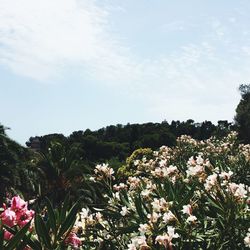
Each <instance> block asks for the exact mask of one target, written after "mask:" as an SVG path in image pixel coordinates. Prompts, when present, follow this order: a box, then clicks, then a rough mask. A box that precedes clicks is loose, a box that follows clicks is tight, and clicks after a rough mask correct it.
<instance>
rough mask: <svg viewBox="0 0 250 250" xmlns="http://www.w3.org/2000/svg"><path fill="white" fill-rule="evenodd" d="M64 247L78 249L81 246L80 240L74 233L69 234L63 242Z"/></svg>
mask: <svg viewBox="0 0 250 250" xmlns="http://www.w3.org/2000/svg"><path fill="white" fill-rule="evenodd" d="M65 244H66V245H70V246H72V247H73V248H79V247H80V246H81V244H82V242H81V240H80V238H78V237H77V235H76V233H73V232H71V233H70V234H69V235H68V237H67V239H66V240H65Z"/></svg>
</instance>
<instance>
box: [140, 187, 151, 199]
mask: <svg viewBox="0 0 250 250" xmlns="http://www.w3.org/2000/svg"><path fill="white" fill-rule="evenodd" d="M150 193H151V191H150V190H148V189H145V190H142V191H141V196H142V197H145V198H146V197H149V195H150Z"/></svg>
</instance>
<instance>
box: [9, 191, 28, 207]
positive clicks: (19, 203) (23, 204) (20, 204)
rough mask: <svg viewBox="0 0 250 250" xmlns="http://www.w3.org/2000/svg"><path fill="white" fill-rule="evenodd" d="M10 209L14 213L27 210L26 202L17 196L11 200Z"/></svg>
mask: <svg viewBox="0 0 250 250" xmlns="http://www.w3.org/2000/svg"><path fill="white" fill-rule="evenodd" d="M11 209H12V210H13V211H16V210H19V209H27V202H25V201H24V200H23V199H21V198H20V196H19V195H18V196H15V197H13V198H12V200H11Z"/></svg>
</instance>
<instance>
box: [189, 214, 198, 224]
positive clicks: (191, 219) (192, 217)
mask: <svg viewBox="0 0 250 250" xmlns="http://www.w3.org/2000/svg"><path fill="white" fill-rule="evenodd" d="M195 221H197V217H196V216H194V215H190V216H188V218H187V222H188V223H190V222H191V223H194V222H195Z"/></svg>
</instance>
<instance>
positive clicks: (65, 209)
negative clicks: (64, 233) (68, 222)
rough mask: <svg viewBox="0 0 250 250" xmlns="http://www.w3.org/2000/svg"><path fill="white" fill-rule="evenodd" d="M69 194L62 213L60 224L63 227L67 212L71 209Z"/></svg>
mask: <svg viewBox="0 0 250 250" xmlns="http://www.w3.org/2000/svg"><path fill="white" fill-rule="evenodd" d="M69 201H70V200H69V194H67V195H66V197H65V200H64V202H63V206H62V209H61V211H60V221H59V224H60V225H62V223H63V221H64V220H65V217H66V212H67V210H68V208H69Z"/></svg>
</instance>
